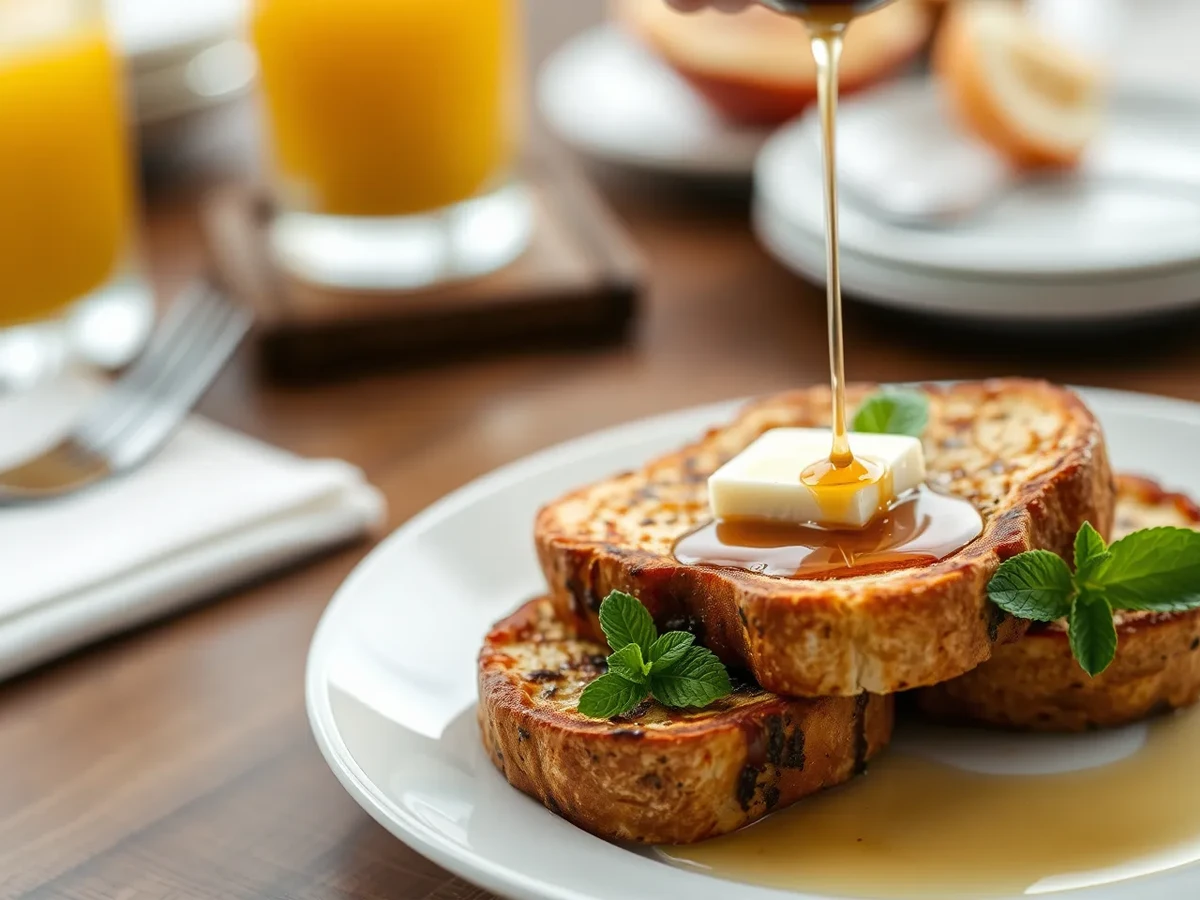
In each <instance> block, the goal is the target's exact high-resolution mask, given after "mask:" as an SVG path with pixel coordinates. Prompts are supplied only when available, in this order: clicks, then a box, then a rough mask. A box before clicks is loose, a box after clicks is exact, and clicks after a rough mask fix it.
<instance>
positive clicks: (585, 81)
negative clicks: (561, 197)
mask: <svg viewBox="0 0 1200 900" xmlns="http://www.w3.org/2000/svg"><path fill="white" fill-rule="evenodd" d="M537 100H538V108H539V109H540V111H541V113H542V115H543V116H544V117H545V119H546V121H547V122H548V123H549V124H550V126H551V127H552V128H553V129H554V131H555V132H556V133H557V134H558V136H559V137H561V138H562V139H563V140H564V141H566V142H567V143H568V144H570V145H571V146H573V147H574V148H575V149H577V150H579V151H580V152H582V153H585V154H587V155H588V156H592V157H594V158H596V159H600V160H604V161H606V162H611V163H615V164H618V165H623V166H629V167H632V168H636V169H645V170H648V171H652V172H660V173H673V174H680V175H688V176H700V177H716V178H746V177H747V176H749V175H750V172H751V171H752V170H753V168H754V157H755V156H756V155H757V153H758V151H759V150H760V149H761V148H762V145H763V142H764V141H765V140H766V138H767V135H768V133H769V132H768V130H767V129H763V128H751V127H744V126H739V125H734V124H732V123H730V122H727V121H725V120H724V119H723V118H722V117H721V116H720V115H719V114H718V113H717V112H716V111H715V110H714V109H712V108H711V107H710V106H709V105H708V103H707V102H706V101H705V100H704V98H703V97H701V96H700V95H699V94H698V93H696V91H695V90H693V89H692V87H691V86H690V85H689V84H688V83H687V81H685V80H684V78H683V77H682V76H681V75H679V73H677V72H676V71H675V70H674V69H672V68H671V67H670V66H669V65H667V63H666V62H664V61H663V60H662V59H660V58H659V57H658V56H656V55H655V54H654V53H653V52H651V51H650V50H649V49H647V48H646V47H643V46H642V45H641V44H639V43H638V42H637V41H636V40H635V39H634V38H632V37H630V36H629V35H628V34H626V33H625V32H624V31H622V30H621V29H620V28H619V27H618V26H616V25H612V24H609V25H599V26H596V27H595V28H592V29H589V30H587V31H584V32H583V33H581V34H579V35H577V36H576V37H574V38H572V39H571V40H569V41H567V42H566V43H565V44H563V46H562V47H560V48H559V49H558V50H557V51H555V53H554V54H553V55H552V56H551V57H550V58H549V59H548V60H547V61H546V64H545V66H543V68H542V70H541V73H540V74H539V76H538V83H537Z"/></svg>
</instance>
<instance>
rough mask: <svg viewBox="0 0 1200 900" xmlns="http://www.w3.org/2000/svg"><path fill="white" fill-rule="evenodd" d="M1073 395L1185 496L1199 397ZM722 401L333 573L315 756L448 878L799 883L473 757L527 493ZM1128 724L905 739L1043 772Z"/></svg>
mask: <svg viewBox="0 0 1200 900" xmlns="http://www.w3.org/2000/svg"><path fill="white" fill-rule="evenodd" d="M1084 393H1085V396H1086V398H1087V400H1088V402H1089V403H1090V404H1091V406H1092V409H1093V410H1095V411H1096V413H1097V414H1098V415H1099V417H1100V418H1101V420H1102V422H1103V424H1104V427H1105V431H1106V433H1107V436H1108V440H1109V448H1110V450H1111V453H1112V457H1113V461H1114V464H1115V465H1116V466H1117V467H1118V468H1123V469H1125V470H1130V471H1136V472H1143V473H1145V474H1148V475H1152V476H1155V477H1158V478H1160V479H1161V480H1162V481H1163V482H1164V483H1165V484H1166V485H1167V486H1168V487H1170V488H1173V489H1183V490H1187V491H1190V492H1191V493H1192V494H1193V495H1200V471H1198V470H1197V469H1196V466H1195V454H1194V451H1193V448H1194V447H1195V445H1196V443H1197V442H1200V406H1198V405H1195V404H1191V403H1184V402H1181V401H1176V400H1167V399H1164V398H1160V397H1148V396H1144V395H1138V394H1127V393H1120V392H1112V391H1085V392H1084ZM736 405H737V404H718V405H714V406H709V407H702V408H699V409H692V410H686V411H683V412H679V413H674V414H671V415H666V416H660V417H658V418H654V419H649V420H645V421H642V422H635V423H632V424H629V425H625V426H622V427H619V428H615V429H611V430H608V431H604V432H600V433H598V434H595V435H592V436H590V437H585V438H582V439H580V440H576V441H572V442H570V443H567V444H563V445H560V446H558V447H554V448H551V449H549V450H546V451H544V452H542V453H538V454H536V455H534V456H531V457H529V458H527V459H525V460H522V461H520V462H517V463H514V464H513V465H510V466H506V467H504V468H502V469H500V470H498V471H496V472H493V473H492V474H490V475H488V476H485V477H484V478H481V479H479V480H478V481H475V482H473V483H471V484H469V485H467V486H466V487H464V488H462V489H460V490H458V491H455V492H454V493H453V494H451V495H449V496H447V497H445V498H444V499H442V500H441V501H439V502H438V503H436V504H434V505H433V506H432V507H430V508H429V509H427V510H426V511H425V512H423V513H421V514H420V515H418V516H416V517H415V518H413V519H412V520H411V521H410V522H408V523H407V524H406V525H405V526H403V527H402V528H400V529H399V530H398V531H397V532H395V533H394V534H393V535H392V536H391V537H390V538H389V539H388V540H387V541H385V542H384V543H383V544H382V545H381V546H380V547H378V548H377V549H376V550H375V551H374V552H373V553H372V554H371V555H370V556H369V557H368V558H367V560H366V561H365V562H363V563H362V565H360V566H359V568H358V569H357V570H356V571H355V572H354V573H353V574H352V575H351V576H350V578H349V579H348V580H347V581H346V583H345V584H344V585H343V586H342V588H341V589H340V590H339V591H338V593H337V595H336V596H335V597H334V599H333V602H332V603H331V604H330V606H329V608H328V610H326V612H325V615H324V617H323V618H322V620H321V623H320V625H319V626H318V628H317V632H316V635H315V636H314V638H313V643H312V648H311V651H310V654H309V659H308V669H307V674H306V696H307V705H308V713H309V719H310V722H311V725H312V729H313V733H314V735H315V736H316V740H317V743H318V745H319V746H320V748H321V752H322V753H323V754H324V755H325V759H326V760H327V762H328V763H329V766H330V768H332V770H333V772H334V774H335V775H336V776H337V777H338V779H339V780H340V781H341V782H342V784H343V785H344V786H345V788H346V790H347V791H349V793H350V794H351V796H353V797H354V799H355V800H357V801H358V802H359V803H360V804H361V805H362V806H363V808H364V809H365V810H366V811H367V812H368V813H370V814H371V816H373V817H374V818H375V819H376V820H378V821H379V822H380V823H381V824H382V825H383V826H384V827H385V828H387V829H388V830H390V831H391V832H392V833H393V834H395V835H396V836H397V837H399V838H400V839H401V840H402V841H404V842H405V843H407V844H408V845H409V846H411V847H413V848H414V849H416V850H417V851H419V852H420V853H422V854H424V855H425V856H428V857H429V858H430V859H432V860H434V861H435V862H437V863H438V864H440V865H442V866H445V867H446V868H448V869H450V870H451V871H452V872H454V873H455V874H457V875H460V876H462V877H463V878H466V879H468V880H470V881H472V882H474V883H476V884H478V885H481V886H482V887H484V888H487V889H489V890H492V891H495V892H497V893H499V894H501V895H503V896H507V897H512V898H522V900H542V898H553V900H612V898H615V897H647V898H649V897H688V898H689V900H729V897H730V896H736V897H738V898H739V900H784V898H789V897H790V898H796V897H799V896H801V895H797V894H788V893H785V892H781V891H778V890H771V889H766V888H760V887H750V886H743V885H738V886H737V887H736V888H732V889H731V886H730V884H729V883H728V882H724V881H720V880H717V879H714V878H712V877H710V876H707V875H705V874H703V873H702V872H700V871H694V870H684V869H679V868H674V867H672V866H671V865H669V864H667V863H666V862H663V861H661V860H660V859H658V858H657V857H655V856H653V855H652V852H651V851H647V850H641V851H634V850H630V849H627V848H624V847H620V846H617V845H614V844H610V843H607V842H605V841H603V840H600V839H598V838H595V837H592V836H591V835H589V834H587V833H585V832H583V831H581V830H579V829H577V828H575V827H574V826H572V825H570V824H568V823H567V822H566V821H565V820H563V819H560V818H558V817H557V816H555V815H553V814H552V813H550V812H549V811H547V810H546V809H544V808H542V807H541V806H540V805H539V804H537V803H536V802H534V801H533V800H531V799H529V798H528V797H526V796H524V795H523V794H520V793H518V792H517V791H515V790H514V789H512V788H511V787H509V785H508V784H507V783H506V782H505V780H504V779H503V777H502V776H501V775H500V774H499V773H498V772H496V771H495V769H494V768H493V767H492V765H491V763H490V762H489V761H488V759H487V757H486V755H485V754H484V752H483V750H482V748H481V746H480V741H479V735H478V730H477V726H476V724H475V718H474V705H475V697H476V688H475V656H476V652H477V650H478V647H479V644H480V641H481V639H482V637H483V635H484V633H485V631H486V629H487V628H488V626H489V625H490V624H491V623H492V622H493V621H495V620H496V619H498V618H501V617H502V616H503V615H505V614H506V613H507V612H509V611H510V610H511V609H513V608H514V607H515V606H516V605H518V604H519V603H520V602H522V601H524V600H526V599H528V598H530V597H533V596H535V595H536V594H537V593H539V592H540V591H541V590H542V589H543V581H542V576H541V573H540V571H539V568H538V564H537V560H536V558H535V556H534V552H533V547H532V540H531V529H532V522H533V517H534V513H535V511H536V510H537V508H538V506H539V505H540V504H541V503H543V502H545V501H547V500H550V499H552V498H554V497H556V496H558V495H560V494H562V493H564V492H566V491H567V490H569V489H571V488H574V487H577V486H579V485H581V484H584V483H587V482H588V481H591V480H594V479H597V478H601V477H604V476H607V475H610V474H612V473H614V472H618V471H621V470H624V469H628V468H631V467H634V466H637V465H639V464H640V463H642V462H644V461H645V460H647V459H648V458H650V457H652V456H654V455H656V454H659V453H663V452H666V451H668V450H670V449H673V448H675V447H677V446H679V445H681V444H683V443H685V442H686V441H689V440H693V439H695V438H697V437H698V436H699V435H700V434H701V433H702V432H703V431H704V430H705V429H706V428H707V427H709V426H711V425H713V424H716V423H720V422H723V421H726V420H727V419H728V418H729V417H730V416H731V415H732V413H733V412H734V410H735V408H736ZM1141 727H1142V726H1134V727H1133V728H1131V729H1127V730H1126V731H1125V732H1110V733H1108V734H1106V735H1099V736H1098V735H1095V734H1093V735H1083V736H1067V737H1063V738H1062V739H1061V740H1059V739H1054V738H1051V739H1038V740H1037V741H1036V742H1035V744H1034V745H1025V744H1022V746H1021V748H1017V747H1016V744H1015V742H1014V740H1013V739H1011V738H1004V737H999V736H995V735H985V736H983V737H976V738H975V739H971V740H968V739H966V738H965V737H964V733H963V732H960V731H954V732H952V733H951V734H950V735H947V736H946V737H944V738H939V737H938V736H937V733H936V732H934V733H932V734H923V735H919V736H918V738H917V740H916V745H917V746H918V747H920V748H923V749H921V750H920V751H919V752H921V753H924V754H926V755H928V756H930V757H932V758H937V759H939V760H942V761H944V762H948V763H950V764H952V765H959V766H961V767H962V768H965V769H974V770H976V771H990V772H1012V771H1030V769H1031V767H1032V770H1033V771H1045V772H1052V771H1061V770H1063V769H1064V768H1080V767H1087V766H1094V765H1098V764H1102V763H1103V762H1105V761H1108V760H1111V759H1116V758H1120V757H1121V756H1124V755H1126V754H1128V753H1129V752H1132V751H1133V750H1134V749H1136V747H1137V746H1138V744H1139V742H1140V728H1141ZM911 745H912V742H911V741H910V746H911ZM1029 746H1032V747H1033V749H1032V750H1029V752H1027V753H1025V756H1024V759H1023V761H1022V762H1020V763H1019V764H1018V762H1017V761H1014V758H1013V756H1014V753H1015V752H1018V751H1020V752H1025V751H1026V750H1028V747H1029ZM1180 777H1181V778H1190V777H1192V773H1191V772H1182V773H1180ZM1114 827H1119V823H1116V824H1114ZM1181 854H1182V856H1181ZM1187 857H1191V858H1193V859H1195V858H1198V857H1200V836H1197V846H1196V847H1195V848H1180V851H1179V853H1178V854H1176V855H1175V858H1176V859H1180V858H1184V859H1186V858H1187ZM1114 877H1115V876H1114ZM807 896H808V900H826V898H819V897H816V896H815V895H807ZM1070 896H1071V897H1072V900H1177V898H1180V897H1195V896H1200V867H1198V866H1197V865H1195V864H1189V865H1183V866H1181V867H1179V868H1175V869H1171V870H1170V871H1167V872H1164V873H1161V874H1157V875H1150V876H1144V877H1137V878H1130V879H1127V880H1124V881H1120V882H1115V883H1111V884H1108V885H1103V886H1098V887H1088V888H1084V889H1081V890H1078V891H1076V892H1072V893H1071V895H1070ZM842 900H865V898H842ZM1012 900H1016V898H1012Z"/></svg>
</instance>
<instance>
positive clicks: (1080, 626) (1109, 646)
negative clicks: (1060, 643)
mask: <svg viewBox="0 0 1200 900" xmlns="http://www.w3.org/2000/svg"><path fill="white" fill-rule="evenodd" d="M1067 636H1068V637H1069V638H1070V641H1071V652H1072V653H1073V654H1074V655H1075V659H1077V660H1078V661H1079V665H1080V667H1081V668H1082V669H1083V671H1085V672H1087V673H1088V674H1089V675H1091V676H1092V677H1093V678H1095V677H1096V676H1097V675H1099V674H1100V673H1101V672H1103V671H1104V670H1105V669H1107V668H1108V666H1109V663H1111V662H1112V661H1113V657H1114V656H1116V654H1117V629H1116V626H1115V625H1113V614H1112V607H1110V606H1109V605H1108V601H1107V600H1105V599H1104V597H1103V596H1101V595H1100V594H1096V593H1092V592H1090V591H1084V592H1083V593H1081V594H1079V595H1077V596H1076V597H1075V599H1074V600H1073V601H1072V602H1071V614H1070V617H1069V618H1068V620H1067Z"/></svg>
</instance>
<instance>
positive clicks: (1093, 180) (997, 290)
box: [754, 80, 1200, 321]
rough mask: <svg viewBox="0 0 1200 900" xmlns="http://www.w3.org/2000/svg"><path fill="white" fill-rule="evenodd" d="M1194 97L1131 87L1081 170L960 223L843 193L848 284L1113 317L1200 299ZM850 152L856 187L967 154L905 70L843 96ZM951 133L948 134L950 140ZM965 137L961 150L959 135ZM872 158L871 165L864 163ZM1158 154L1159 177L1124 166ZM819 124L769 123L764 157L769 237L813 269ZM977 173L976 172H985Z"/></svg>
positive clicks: (821, 251) (891, 299)
mask: <svg viewBox="0 0 1200 900" xmlns="http://www.w3.org/2000/svg"><path fill="white" fill-rule="evenodd" d="M1198 117H1200V104H1197V103H1195V102H1194V101H1191V100H1185V99H1181V98H1179V97H1167V96H1157V95H1146V94H1140V95H1137V96H1134V95H1132V94H1128V95H1126V94H1121V95H1118V96H1117V97H1115V98H1114V101H1113V104H1112V109H1111V113H1110V117H1109V123H1108V126H1107V131H1106V133H1105V135H1104V136H1103V137H1102V138H1101V139H1100V140H1099V141H1098V143H1097V145H1096V146H1095V147H1094V148H1092V149H1091V150H1090V151H1089V157H1088V158H1087V160H1086V162H1085V164H1084V167H1083V169H1082V171H1081V173H1080V174H1079V175H1078V176H1077V177H1074V178H1070V179H1060V180H1056V181H1055V180H1051V181H1046V182H1042V183H1029V184H1027V185H1023V186H1020V187H1016V188H1013V189H1011V190H1009V191H1008V192H1007V193H1006V194H1004V196H1003V199H1001V200H1000V201H999V202H998V203H996V204H994V205H992V206H991V207H989V208H988V209H987V210H986V211H984V212H982V213H979V214H978V215H976V216H974V217H972V218H971V219H969V220H967V221H964V222H961V223H959V224H957V225H954V226H953V227H945V228H936V229H931V228H914V227H907V226H904V225H899V224H893V223H891V222H888V221H884V220H883V219H881V218H879V217H877V216H875V215H874V214H873V213H871V212H869V211H868V210H867V209H866V208H863V207H861V206H859V205H856V203H855V202H854V198H853V194H852V193H851V192H850V191H849V190H847V191H846V195H845V196H843V198H842V204H841V239H842V243H841V249H842V283H843V286H844V288H845V290H846V291H847V293H850V294H853V295H854V296H857V297H860V298H862V299H866V300H871V301H875V302H878V303H881V304H885V305H890V306H895V307H899V308H905V309H912V310H918V311H921V312H931V313H942V314H950V315H955V316H963V317H970V318H977V319H1009V320H1041V321H1045V320H1075V321H1080V320H1103V319H1115V318H1125V317H1137V316H1144V315H1147V314H1151V313H1161V312H1165V311H1167V310H1172V309H1179V308H1183V307H1188V306H1193V305H1195V304H1196V303H1197V301H1198V300H1200V164H1198V163H1197V162H1196V160H1197V159H1200V131H1197V130H1196V129H1195V128H1194V127H1193V124H1192V123H1194V122H1195V121H1196V119H1197V118H1198ZM842 120H843V121H842V127H841V130H842V141H841V143H842V147H841V148H840V150H839V158H842V161H843V169H844V170H845V173H846V176H847V179H848V180H850V179H852V178H854V177H855V176H858V178H857V181H855V182H854V183H855V184H857V186H858V190H859V191H860V193H864V192H873V193H874V195H875V196H879V194H880V193H881V192H883V191H889V190H890V191H898V190H900V189H901V188H903V186H904V185H905V184H906V183H911V184H923V185H924V187H921V188H919V189H920V190H922V191H923V190H929V189H931V188H932V189H938V188H939V186H941V185H943V183H944V182H945V181H946V180H947V179H949V178H950V177H951V176H950V172H951V171H953V168H952V167H953V166H954V164H955V163H956V162H957V161H959V160H960V159H961V156H956V155H955V152H954V150H953V148H954V147H958V146H959V145H958V144H957V143H956V142H957V141H959V140H961V138H957V137H956V136H955V135H954V133H953V129H952V128H951V127H950V126H949V125H947V123H946V117H945V114H944V112H943V111H942V109H941V105H940V103H939V98H938V97H937V96H936V94H935V92H934V89H933V87H932V85H931V84H930V83H929V82H928V81H921V80H911V81H903V82H897V83H894V84H891V85H888V86H885V87H882V88H879V89H877V90H874V91H871V92H869V93H865V94H860V95H857V96H855V97H853V98H849V99H847V100H846V101H845V103H844V104H843V106H842ZM943 138H944V141H943ZM964 149H965V148H964ZM872 163H874V164H875V168H874V171H872V172H870V173H869V174H867V172H868V169H869V168H870V164H872ZM1147 165H1149V166H1152V167H1153V168H1152V173H1153V174H1155V175H1156V176H1157V177H1159V178H1161V181H1160V182H1159V183H1158V184H1157V186H1151V185H1150V183H1149V182H1143V183H1134V182H1132V181H1131V180H1129V179H1128V178H1126V177H1124V175H1125V174H1126V173H1130V172H1137V171H1141V169H1142V168H1143V167H1145V166H1147ZM820 172H821V169H820V156H819V148H818V143H817V123H816V121H815V119H814V118H813V117H812V116H806V117H804V118H802V119H801V120H799V121H798V122H796V123H794V124H793V125H790V126H788V127H787V128H785V129H784V130H783V131H781V132H779V133H777V134H776V135H775V136H773V137H772V138H771V139H770V141H769V142H768V143H767V145H766V146H765V147H764V149H763V152H762V154H761V155H760V157H759V159H758V164H757V167H756V170H755V213H754V215H755V222H756V227H757V230H758V233H759V235H760V237H761V238H762V240H763V242H764V243H765V244H766V246H767V247H768V248H769V249H770V250H771V251H772V252H773V253H774V254H775V255H776V256H777V257H778V258H779V259H780V260H781V261H783V262H784V263H785V264H787V265H788V266H790V267H791V268H793V269H795V270H796V271H798V272H800V273H801V274H804V275H805V276H807V277H810V278H813V279H814V280H818V281H822V280H823V279H824V271H825V246H824V241H825V238H824V222H823V219H822V208H823V207H822V200H821V194H822V181H821V175H820ZM975 174H977V175H981V173H975Z"/></svg>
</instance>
